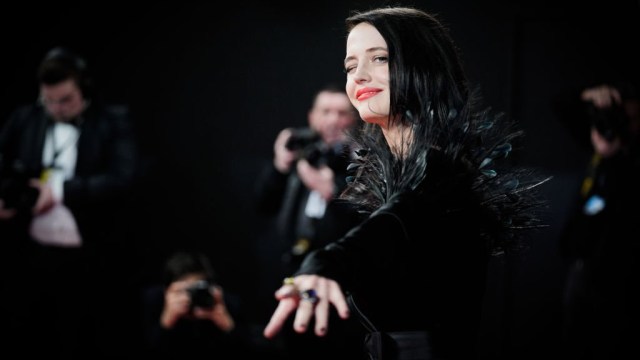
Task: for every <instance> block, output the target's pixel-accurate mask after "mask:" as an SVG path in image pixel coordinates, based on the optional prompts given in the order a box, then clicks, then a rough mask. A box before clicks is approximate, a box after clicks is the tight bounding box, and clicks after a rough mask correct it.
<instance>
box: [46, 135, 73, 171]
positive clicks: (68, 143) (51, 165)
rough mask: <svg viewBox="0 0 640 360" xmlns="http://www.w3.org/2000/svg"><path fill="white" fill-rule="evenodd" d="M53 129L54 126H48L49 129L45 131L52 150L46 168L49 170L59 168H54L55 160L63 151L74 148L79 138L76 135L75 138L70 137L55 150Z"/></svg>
mask: <svg viewBox="0 0 640 360" xmlns="http://www.w3.org/2000/svg"><path fill="white" fill-rule="evenodd" d="M54 127H55V124H53V125H51V126H49V128H48V129H47V136H49V138H50V139H51V148H52V150H53V154H52V156H51V161H50V162H49V166H48V168H49V169H55V168H59V167H56V160H57V159H58V157H60V154H62V153H63V152H64V151H66V150H67V149H69V148H71V147H72V146H74V145H75V144H76V142H77V141H78V138H79V137H80V135H77V136H73V135H70V136H68V137H67V138H66V139H65V142H64V143H62V145H61V146H60V147H58V148H56V136H55V134H54Z"/></svg>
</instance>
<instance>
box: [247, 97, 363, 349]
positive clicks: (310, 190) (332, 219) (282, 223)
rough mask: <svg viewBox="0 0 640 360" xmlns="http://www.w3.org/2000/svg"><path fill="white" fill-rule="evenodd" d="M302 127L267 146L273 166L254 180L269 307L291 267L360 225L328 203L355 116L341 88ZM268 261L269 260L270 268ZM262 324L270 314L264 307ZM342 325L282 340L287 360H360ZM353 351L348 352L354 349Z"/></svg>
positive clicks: (341, 181)
mask: <svg viewBox="0 0 640 360" xmlns="http://www.w3.org/2000/svg"><path fill="white" fill-rule="evenodd" d="M307 121H308V124H309V126H308V127H303V128H286V129H283V130H281V131H280V132H279V134H278V136H277V137H276V140H275V143H274V146H273V153H274V156H273V160H272V161H270V162H269V163H268V164H265V168H264V170H263V172H262V173H261V176H259V177H258V179H257V181H256V198H257V200H256V201H257V207H258V211H259V212H260V213H261V214H262V215H264V216H265V218H266V219H267V220H269V221H271V222H270V223H269V225H270V226H272V227H271V228H270V229H269V230H270V231H266V232H264V233H263V234H264V236H266V237H267V238H266V239H261V243H262V245H261V246H263V247H265V248H267V249H266V250H264V251H257V252H258V254H259V255H260V256H261V257H263V258H265V257H266V255H265V254H274V253H275V255H272V256H271V257H270V258H267V259H265V261H267V262H270V263H267V264H265V265H263V268H264V271H263V272H262V274H261V275H262V276H263V277H264V279H262V281H260V285H261V286H263V291H262V293H263V294H264V296H265V300H264V301H262V302H261V304H269V303H270V302H271V301H272V299H273V296H272V289H273V287H274V286H275V287H278V286H279V284H280V282H281V281H282V278H284V277H285V276H289V275H290V274H292V273H293V271H294V270H295V269H297V268H298V266H299V265H300V263H301V261H302V260H303V259H304V257H305V256H306V255H307V254H308V253H309V252H310V251H312V250H314V249H318V248H321V247H323V246H325V245H327V244H328V243H330V242H332V241H334V240H336V239H338V238H340V236H342V235H343V234H344V233H346V232H347V231H348V230H349V229H350V228H351V227H353V226H355V225H356V224H357V223H358V222H359V221H360V219H359V217H358V214H357V213H355V211H353V210H352V209H351V208H350V207H349V206H348V205H347V204H346V203H343V202H338V201H335V200H334V199H335V197H336V196H337V195H338V194H339V193H340V192H341V191H342V190H343V189H344V188H345V186H346V184H347V182H346V180H347V179H346V177H347V167H348V165H349V162H350V160H351V156H352V149H351V148H350V146H349V142H348V135H347V131H349V130H351V129H353V128H354V126H356V125H357V115H356V113H355V110H354V108H353V106H352V105H351V102H350V101H349V98H348V97H347V95H346V93H345V90H344V88H343V87H338V86H335V85H328V86H325V87H323V88H321V89H319V90H318V91H317V92H316V94H315V95H314V98H313V101H312V105H311V108H310V110H309V112H308V114H307ZM272 260H275V261H272ZM264 311H265V317H266V316H267V315H268V313H269V312H270V310H269V309H268V308H265V310H264ZM351 327H353V328H356V329H358V330H359V327H358V326H357V324H356V325H355V326H352V324H350V323H345V324H344V327H343V328H336V329H333V330H332V333H330V334H328V336H326V337H325V338H323V339H319V338H317V337H315V336H313V335H309V334H294V333H293V332H291V333H285V348H286V353H285V355H286V356H288V357H287V358H291V359H300V358H305V359H308V360H312V359H327V358H332V357H334V358H335V357H336V356H338V357H341V356H344V354H353V358H356V357H357V356H358V354H359V353H360V346H359V345H358V344H359V341H354V340H353V339H352V338H351V336H358V334H355V335H354V334H353V333H351ZM354 344H355V345H358V346H353V345H354Z"/></svg>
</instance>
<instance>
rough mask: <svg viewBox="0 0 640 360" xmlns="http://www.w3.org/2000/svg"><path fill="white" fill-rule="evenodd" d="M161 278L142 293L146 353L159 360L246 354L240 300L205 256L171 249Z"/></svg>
mask: <svg viewBox="0 0 640 360" xmlns="http://www.w3.org/2000/svg"><path fill="white" fill-rule="evenodd" d="M164 278H165V280H164V284H163V285H162V286H151V287H149V288H147V289H145V291H144V293H143V311H144V317H145V325H144V332H145V338H146V342H147V350H148V354H151V355H153V356H154V358H160V359H178V358H180V359H182V358H189V356H202V355H203V354H210V356H213V357H214V358H216V359H237V358H242V356H245V355H248V354H249V350H250V349H251V347H250V345H251V344H250V343H249V342H248V341H249V337H248V333H247V329H246V326H245V324H244V323H243V320H241V319H242V314H241V313H240V310H241V309H240V307H241V305H240V301H239V299H238V298H237V297H236V296H235V295H233V294H225V292H224V290H223V288H222V287H221V286H220V285H219V284H218V282H217V279H216V274H215V272H214V270H213V268H212V266H211V264H210V262H209V259H208V258H207V256H206V255H205V254H203V253H199V252H176V253H174V254H173V255H172V256H171V257H170V258H169V259H168V260H167V261H166V264H165V269H164ZM239 318H240V319H239ZM238 319H239V321H237V320H238Z"/></svg>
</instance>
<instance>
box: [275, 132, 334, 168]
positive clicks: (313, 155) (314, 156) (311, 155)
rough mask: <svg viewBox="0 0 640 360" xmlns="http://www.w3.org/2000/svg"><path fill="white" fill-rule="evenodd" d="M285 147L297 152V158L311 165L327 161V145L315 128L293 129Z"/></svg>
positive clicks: (316, 165)
mask: <svg viewBox="0 0 640 360" xmlns="http://www.w3.org/2000/svg"><path fill="white" fill-rule="evenodd" d="M285 147H286V148H287V150H289V151H295V152H297V153H298V159H305V160H307V162H309V164H310V165H311V166H313V167H316V168H317V167H319V166H320V165H322V164H324V163H326V162H327V159H326V154H327V145H326V144H325V143H324V142H323V141H322V137H321V136H320V134H318V133H317V132H316V131H315V130H313V129H310V128H298V129H293V130H292V133H291V137H289V140H287V143H286V144H285Z"/></svg>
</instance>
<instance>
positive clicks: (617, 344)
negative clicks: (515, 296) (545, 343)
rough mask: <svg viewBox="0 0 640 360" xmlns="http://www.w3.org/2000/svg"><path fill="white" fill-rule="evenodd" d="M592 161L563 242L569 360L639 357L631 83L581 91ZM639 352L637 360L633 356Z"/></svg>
mask: <svg viewBox="0 0 640 360" xmlns="http://www.w3.org/2000/svg"><path fill="white" fill-rule="evenodd" d="M580 105H581V107H580V108H577V109H576V114H579V115H580V116H581V118H582V121H583V122H584V123H585V124H584V125H585V126H587V127H588V131H589V132H588V135H586V134H585V137H587V139H588V140H589V142H590V145H591V160H590V161H589V163H588V166H587V169H586V173H585V176H584V178H583V181H582V184H581V187H580V189H579V191H577V192H576V200H575V202H574V204H573V205H574V207H573V209H572V210H571V213H570V215H569V220H568V221H567V223H566V224H565V228H564V229H563V234H562V237H561V244H560V246H561V251H562V255H563V256H564V258H565V260H566V265H567V277H566V282H565V292H564V312H563V329H562V330H563V340H564V344H563V345H564V350H565V354H564V355H566V357H567V358H569V359H591V358H602V359H612V358H622V357H627V356H631V357H634V358H635V357H638V356H640V351H639V350H638V347H637V345H636V339H637V338H638V336H640V332H639V331H638V329H637V324H638V322H640V311H638V309H637V308H638V306H637V304H638V303H640V296H639V294H640V285H638V284H640V283H639V282H638V277H639V276H640V270H639V269H640V255H639V254H640V243H639V242H638V239H640V227H639V224H640V186H639V184H640V141H639V140H640V100H639V98H638V94H637V92H636V89H635V87H632V86H630V85H624V86H623V85H616V86H614V85H608V84H604V85H598V86H594V87H589V88H586V89H584V90H583V91H582V92H581V93H580ZM631 354H635V355H631Z"/></svg>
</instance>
